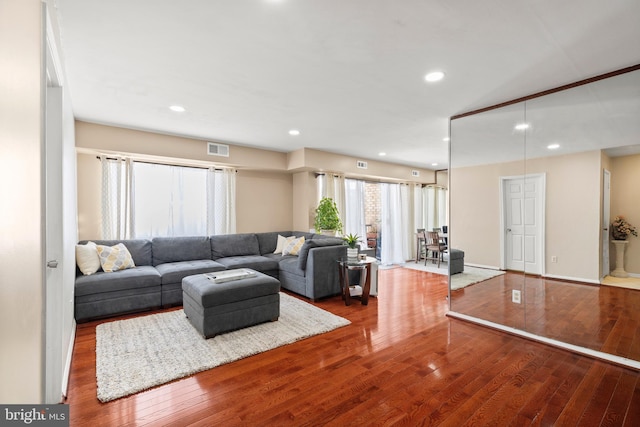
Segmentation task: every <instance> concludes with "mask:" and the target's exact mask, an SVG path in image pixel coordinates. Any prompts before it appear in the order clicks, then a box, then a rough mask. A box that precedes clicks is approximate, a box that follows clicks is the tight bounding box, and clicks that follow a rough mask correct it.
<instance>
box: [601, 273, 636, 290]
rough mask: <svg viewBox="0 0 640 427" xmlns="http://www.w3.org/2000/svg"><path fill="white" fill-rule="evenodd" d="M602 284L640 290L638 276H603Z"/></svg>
mask: <svg viewBox="0 0 640 427" xmlns="http://www.w3.org/2000/svg"><path fill="white" fill-rule="evenodd" d="M602 284H603V285H607V286H616V287H619V288H627V289H637V290H640V277H613V276H605V278H604V279H602Z"/></svg>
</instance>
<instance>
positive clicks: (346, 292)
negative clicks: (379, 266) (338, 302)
mask: <svg viewBox="0 0 640 427" xmlns="http://www.w3.org/2000/svg"><path fill="white" fill-rule="evenodd" d="M350 271H359V272H360V282H359V286H353V285H351V283H350V282H349V272H350ZM338 272H339V276H340V288H341V291H342V299H343V300H344V303H345V305H351V298H359V299H360V301H361V302H362V305H367V304H369V292H370V290H371V274H370V273H371V261H368V260H359V259H357V258H341V259H338ZM358 287H359V288H360V289H361V293H360V289H358ZM352 292H353V294H352Z"/></svg>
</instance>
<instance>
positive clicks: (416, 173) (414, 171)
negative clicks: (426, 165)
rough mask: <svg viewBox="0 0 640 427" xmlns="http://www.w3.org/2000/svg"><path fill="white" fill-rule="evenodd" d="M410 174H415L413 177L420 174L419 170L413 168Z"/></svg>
mask: <svg viewBox="0 0 640 427" xmlns="http://www.w3.org/2000/svg"><path fill="white" fill-rule="evenodd" d="M411 176H415V177H418V176H420V171H417V170H415V169H414V170H412V171H411Z"/></svg>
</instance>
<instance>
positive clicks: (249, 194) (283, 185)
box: [236, 170, 304, 233]
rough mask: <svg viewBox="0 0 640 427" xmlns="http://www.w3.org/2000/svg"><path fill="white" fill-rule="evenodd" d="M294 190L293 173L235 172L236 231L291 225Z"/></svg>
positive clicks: (281, 229) (270, 229) (248, 231)
mask: <svg viewBox="0 0 640 427" xmlns="http://www.w3.org/2000/svg"><path fill="white" fill-rule="evenodd" d="M292 194H293V178H292V176H291V174H288V173H274V172H261V171H248V170H239V171H238V174H237V176H236V212H237V214H236V228H237V232H238V233H251V232H263V231H285V230H289V229H291V225H292V223H293V201H292V200H293V196H292ZM302 231H304V229H303V230H302Z"/></svg>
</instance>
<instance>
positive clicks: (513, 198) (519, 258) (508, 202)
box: [504, 179, 524, 271]
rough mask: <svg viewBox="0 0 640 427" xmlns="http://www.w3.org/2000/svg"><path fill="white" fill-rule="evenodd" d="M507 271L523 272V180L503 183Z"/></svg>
mask: <svg viewBox="0 0 640 427" xmlns="http://www.w3.org/2000/svg"><path fill="white" fill-rule="evenodd" d="M504 189H505V192H504V195H505V202H504V203H505V227H506V228H505V234H504V239H505V247H506V251H505V255H506V260H505V261H506V263H505V267H506V269H507V270H516V271H524V206H523V204H524V179H510V180H508V181H506V182H505V183H504Z"/></svg>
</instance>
